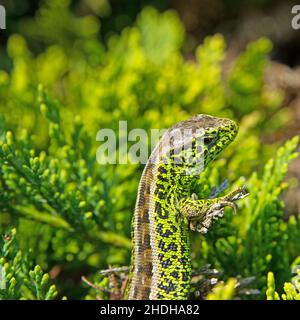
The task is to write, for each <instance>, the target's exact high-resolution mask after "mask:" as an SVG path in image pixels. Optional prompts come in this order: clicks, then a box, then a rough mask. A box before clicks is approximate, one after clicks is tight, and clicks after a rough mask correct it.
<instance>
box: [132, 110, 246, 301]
mask: <svg viewBox="0 0 300 320" xmlns="http://www.w3.org/2000/svg"><path fill="white" fill-rule="evenodd" d="M237 130H238V127H237V125H236V123H235V122H234V121H232V120H229V119H224V118H216V117H212V116H208V115H196V116H194V117H192V118H190V119H188V120H186V121H182V122H179V123H178V124H176V125H174V126H173V127H171V128H170V129H169V130H167V132H166V133H165V134H164V135H163V137H162V138H161V139H160V141H159V143H158V145H157V146H156V148H155V149H154V150H153V152H152V153H151V156H150V158H149V160H148V162H147V164H146V166H145V168H144V171H143V174H142V177H141V180H140V183H139V187H138V195H137V201H136V206H135V212H134V216H133V220H132V239H133V250H132V251H133V252H132V263H131V272H130V281H129V286H128V298H129V299H154V300H157V299H187V298H188V294H189V290H190V281H191V257H190V239H189V229H192V230H196V231H199V232H203V233H205V232H206V231H207V229H208V227H209V226H210V224H211V222H212V220H213V219H216V218H218V217H220V216H222V215H223V212H224V207H225V206H231V207H233V208H234V209H235V207H236V205H235V203H234V201H236V200H238V199H241V198H243V197H244V196H246V191H245V190H244V189H238V190H235V191H234V192H231V193H230V194H228V195H226V196H224V197H220V198H214V199H202V200H201V199H200V200H198V199H197V198H196V197H195V195H193V194H192V185H193V183H194V182H195V180H196V179H197V178H198V176H199V174H200V173H201V171H203V170H204V169H205V167H206V166H207V165H208V164H209V163H210V162H211V161H212V160H213V159H215V157H216V156H217V155H218V154H219V153H220V152H221V151H222V150H223V149H225V148H226V146H227V145H228V144H229V143H230V142H232V141H233V140H234V138H235V136H236V134H237ZM187 132H188V134H186V133H187Z"/></svg>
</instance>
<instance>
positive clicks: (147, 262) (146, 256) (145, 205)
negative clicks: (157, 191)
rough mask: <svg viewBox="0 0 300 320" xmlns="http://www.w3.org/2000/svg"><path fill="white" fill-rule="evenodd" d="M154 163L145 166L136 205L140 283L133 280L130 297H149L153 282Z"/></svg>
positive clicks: (135, 267)
mask: <svg viewBox="0 0 300 320" xmlns="http://www.w3.org/2000/svg"><path fill="white" fill-rule="evenodd" d="M153 168H154V164H148V165H147V166H146V167H145V170H144V174H143V178H142V180H141V182H140V185H139V189H138V199H137V205H136V211H135V212H136V215H137V223H136V224H135V230H134V234H135V239H134V243H135V247H134V255H135V265H134V269H133V273H136V275H137V277H134V278H135V279H139V282H138V283H135V282H134V281H133V282H132V290H131V294H130V295H129V299H138V300H140V299H149V294H150V291H151V282H152V267H153V266H152V260H153V257H152V249H151V244H150V241H151V240H150V234H151V231H150V217H149V215H150V212H149V208H150V206H149V197H150V194H151V186H150V183H151V181H154V180H155V179H154V177H153Z"/></svg>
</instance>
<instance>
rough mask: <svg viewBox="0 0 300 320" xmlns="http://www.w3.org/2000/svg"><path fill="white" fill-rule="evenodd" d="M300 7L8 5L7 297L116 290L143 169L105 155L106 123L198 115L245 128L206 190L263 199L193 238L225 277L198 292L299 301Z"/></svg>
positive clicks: (0, 94) (201, 283)
mask: <svg viewBox="0 0 300 320" xmlns="http://www.w3.org/2000/svg"><path fill="white" fill-rule="evenodd" d="M292 3H293V2H289V1H263V0H261V1H259V0H256V1H233V0H232V1H230V0H226V1H225V0H224V1H217V0H214V1H212V0H210V1H206V0H203V1H188V2H184V1H105V0H102V1H96V0H82V1H69V0H62V1H58V0H52V1H50V0H49V1H47V0H44V1H16V0H10V1H2V2H1V4H3V5H4V6H5V8H6V10H7V29H6V30H1V31H0V43H1V46H0V110H1V117H0V134H1V138H0V141H1V148H0V166H1V169H0V178H1V179H0V231H1V233H2V234H3V237H2V240H1V241H2V244H1V259H0V264H1V265H3V266H4V268H5V270H6V271H7V272H6V278H5V281H6V289H4V290H2V291H0V296H1V297H2V298H3V299H12V298H14V299H19V298H25V299H53V298H62V297H65V296H66V297H67V298H69V299H95V298H101V299H102V298H104V299H108V298H111V297H112V296H111V293H110V294H109V293H108V292H107V290H110V291H113V290H111V289H109V285H111V283H110V281H111V280H109V279H108V278H107V277H105V276H103V275H100V273H99V271H100V270H101V269H106V268H107V267H108V266H109V265H112V266H123V265H129V263H130V221H131V216H132V213H133V210H134V203H135V199H136V191H137V185H138V181H139V178H140V175H141V172H142V169H143V166H142V165H134V164H128V165H121V164H117V165H100V164H98V163H97V162H96V150H97V148H98V147H99V145H100V143H99V142H97V141H96V133H97V131H98V130H99V129H102V128H111V129H114V130H115V131H116V132H117V131H118V124H119V123H118V121H120V120H127V121H128V130H130V129H134V128H143V129H145V130H147V132H148V133H149V132H150V130H151V129H153V128H168V127H169V126H171V125H172V124H174V123H176V122H178V121H182V120H184V119H187V118H188V117H190V116H191V115H194V114H197V113H208V114H212V115H216V116H225V117H230V118H233V119H235V120H236V121H237V122H238V123H239V125H240V132H239V135H238V137H237V140H236V142H234V143H233V144H232V146H230V148H228V150H226V152H224V153H223V154H222V156H221V157H220V158H219V159H218V160H217V161H215V162H214V164H213V165H212V166H210V168H208V170H207V171H206V172H205V173H204V174H203V175H202V176H201V177H200V178H199V183H198V184H197V186H196V191H197V192H198V194H199V195H200V196H202V197H207V196H208V195H209V194H210V193H211V191H212V189H213V188H214V187H216V186H218V185H220V184H221V182H222V181H223V180H224V179H225V178H228V179H229V184H230V188H232V189H233V188H235V187H237V186H241V185H244V184H246V185H247V186H248V187H249V189H250V193H251V196H250V197H249V198H248V199H245V201H241V204H240V210H239V214H238V215H237V216H234V215H233V214H232V212H231V211H230V210H228V212H226V215H225V217H224V219H222V220H221V221H219V222H218V223H216V224H215V225H214V226H213V228H212V229H211V231H210V232H209V234H208V235H207V236H206V237H203V236H202V235H199V234H195V235H192V236H193V242H192V243H193V248H192V260H193V268H194V270H195V271H197V270H199V269H201V268H202V267H203V266H205V265H207V264H210V266H211V268H216V269H217V270H218V271H219V273H218V285H217V287H216V288H212V285H211V284H210V282H209V281H208V280H207V279H206V278H205V277H204V279H203V277H202V278H201V277H200V278H201V279H200V280H199V279H198V278H197V277H195V279H194V280H193V281H194V282H193V284H194V286H193V290H192V292H191V296H192V297H197V298H201V299H204V298H209V299H214V298H220V299H232V298H242V299H265V298H269V299H276V298H279V297H280V298H284V299H287V298H291V299H296V298H299V285H298V287H297V286H296V285H295V286H294V285H293V284H292V282H290V281H292V277H293V276H295V274H296V271H295V270H296V269H297V268H296V266H297V265H298V264H299V262H300V258H299V256H300V246H299V243H300V242H299V237H300V220H299V215H298V214H299V211H300V191H299V186H298V181H299V177H300V165H299V164H300V161H299V157H298V156H297V154H295V151H296V150H297V148H299V147H298V140H297V136H299V132H300V131H299V130H300V129H299V120H300V97H299V92H300V91H299V88H300V81H299V79H300V77H299V74H300V73H299V67H298V65H299V59H300V58H299V55H298V54H297V52H298V51H299V36H300V32H299V31H295V30H293V29H292V28H291V18H292V15H291V7H292ZM293 137H295V138H293ZM286 141H287V142H286ZM292 160H293V161H292ZM268 274H269V276H268ZM82 276H85V277H86V278H88V279H89V281H91V282H92V283H94V284H95V285H96V286H98V287H101V288H102V290H100V289H99V288H98V287H95V286H94V288H93V287H91V286H89V285H87V283H86V282H84V281H82ZM208 278H209V277H208ZM274 279H275V281H276V288H275V284H274ZM122 281H123V279H120V280H119V282H122ZM205 281H206V282H205ZM284 283H287V284H286V285H284ZM293 283H294V282H293ZM291 286H292V287H291ZM36 288H38V290H36ZM97 288H98V289H97ZM103 289H104V290H103ZM275 290H277V291H278V294H277V293H276V292H275ZM297 290H298V291H297ZM208 292H209V293H208Z"/></svg>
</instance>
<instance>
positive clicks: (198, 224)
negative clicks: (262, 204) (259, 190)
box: [179, 188, 248, 233]
mask: <svg viewBox="0 0 300 320" xmlns="http://www.w3.org/2000/svg"><path fill="white" fill-rule="evenodd" d="M247 195H248V191H247V190H246V189H245V188H238V189H237V190H234V191H232V192H230V193H229V194H227V195H226V196H224V197H219V198H214V199H200V200H198V199H197V196H196V195H195V194H193V195H192V196H191V198H187V199H181V200H180V202H179V211H180V213H181V214H182V215H183V216H184V217H186V218H187V219H188V220H189V227H190V229H191V230H194V231H198V232H201V233H206V232H207V230H208V228H209V227H210V225H211V224H212V221H213V220H217V219H218V218H220V217H222V216H223V214H224V208H225V207H231V208H233V209H234V211H235V212H236V210H237V205H236V203H235V201H237V200H239V199H242V198H244V197H246V196H247Z"/></svg>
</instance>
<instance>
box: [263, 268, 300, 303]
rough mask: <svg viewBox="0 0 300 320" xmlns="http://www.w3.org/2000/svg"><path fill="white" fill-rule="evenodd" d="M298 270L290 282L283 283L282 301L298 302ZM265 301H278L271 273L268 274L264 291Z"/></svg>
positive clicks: (299, 290)
mask: <svg viewBox="0 0 300 320" xmlns="http://www.w3.org/2000/svg"><path fill="white" fill-rule="evenodd" d="M299 279H300V270H298V271H297V275H296V276H295V277H294V279H292V281H291V282H285V284H284V287H283V292H284V293H283V294H282V295H281V298H282V300H300V280H299ZM266 296H267V300H280V296H279V294H278V293H277V292H276V291H275V279H274V274H273V272H269V273H268V288H267V291H266Z"/></svg>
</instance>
